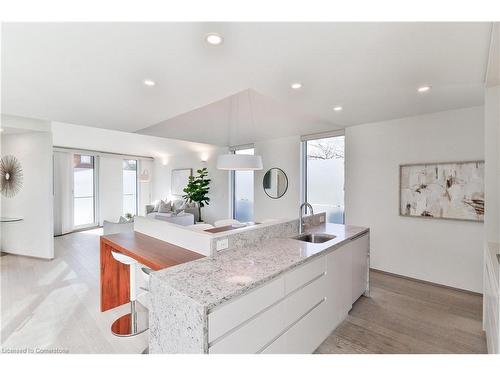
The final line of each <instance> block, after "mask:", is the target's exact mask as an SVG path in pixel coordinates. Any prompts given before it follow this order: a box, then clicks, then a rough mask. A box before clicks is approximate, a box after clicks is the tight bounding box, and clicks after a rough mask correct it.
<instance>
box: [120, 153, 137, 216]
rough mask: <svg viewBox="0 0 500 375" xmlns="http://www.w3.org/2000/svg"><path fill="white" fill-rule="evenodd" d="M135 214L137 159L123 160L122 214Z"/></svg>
mask: <svg viewBox="0 0 500 375" xmlns="http://www.w3.org/2000/svg"><path fill="white" fill-rule="evenodd" d="M125 214H132V215H137V160H124V161H123V215H125Z"/></svg>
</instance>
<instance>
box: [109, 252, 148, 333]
mask: <svg viewBox="0 0 500 375" xmlns="http://www.w3.org/2000/svg"><path fill="white" fill-rule="evenodd" d="M111 255H112V256H113V258H115V260H116V261H118V262H120V263H123V264H126V265H128V266H129V269H130V313H129V314H126V315H123V316H121V317H119V318H118V319H116V320H115V321H114V322H113V324H112V325H111V332H112V333H113V334H114V335H116V336H120V337H129V336H136V335H138V334H140V333H143V332H145V331H146V330H148V329H149V324H148V313H145V312H142V311H136V307H135V304H136V300H137V293H136V280H135V276H136V275H135V273H136V265H137V264H138V263H139V262H137V261H136V260H135V259H133V258H131V257H129V256H127V255H124V254H121V253H118V252H115V251H112V252H111Z"/></svg>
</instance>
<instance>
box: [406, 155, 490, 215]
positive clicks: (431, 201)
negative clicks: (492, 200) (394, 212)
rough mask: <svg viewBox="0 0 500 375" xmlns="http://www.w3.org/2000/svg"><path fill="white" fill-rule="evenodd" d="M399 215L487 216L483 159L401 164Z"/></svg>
mask: <svg viewBox="0 0 500 375" xmlns="http://www.w3.org/2000/svg"><path fill="white" fill-rule="evenodd" d="M399 179H400V182H399V183H400V192H399V194H400V208H399V209H400V215H402V216H416V217H427V218H437V219H456V220H471V221H483V220H484V161H471V162H457V163H433V164H412V165H401V166H400V167H399Z"/></svg>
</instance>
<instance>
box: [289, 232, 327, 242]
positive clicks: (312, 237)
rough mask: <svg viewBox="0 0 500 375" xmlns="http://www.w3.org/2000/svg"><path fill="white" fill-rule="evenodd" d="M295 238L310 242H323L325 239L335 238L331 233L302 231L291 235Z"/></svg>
mask: <svg viewBox="0 0 500 375" xmlns="http://www.w3.org/2000/svg"><path fill="white" fill-rule="evenodd" d="M293 238H294V239H296V240H299V241H304V242H310V243H323V242H326V241H330V240H333V239H334V238H335V236H334V235H332V234H326V233H304V234H301V235H298V236H296V237H293Z"/></svg>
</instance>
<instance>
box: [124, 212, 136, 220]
mask: <svg viewBox="0 0 500 375" xmlns="http://www.w3.org/2000/svg"><path fill="white" fill-rule="evenodd" d="M133 217H134V215H132V214H131V213H130V212H127V213H126V214H125V219H127V220H128V221H130V220H132V218H133Z"/></svg>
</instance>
